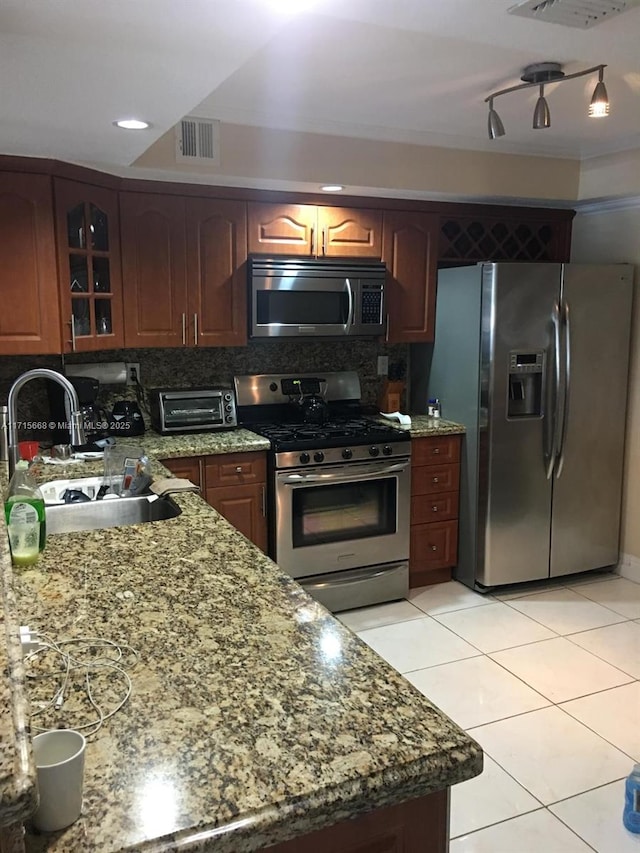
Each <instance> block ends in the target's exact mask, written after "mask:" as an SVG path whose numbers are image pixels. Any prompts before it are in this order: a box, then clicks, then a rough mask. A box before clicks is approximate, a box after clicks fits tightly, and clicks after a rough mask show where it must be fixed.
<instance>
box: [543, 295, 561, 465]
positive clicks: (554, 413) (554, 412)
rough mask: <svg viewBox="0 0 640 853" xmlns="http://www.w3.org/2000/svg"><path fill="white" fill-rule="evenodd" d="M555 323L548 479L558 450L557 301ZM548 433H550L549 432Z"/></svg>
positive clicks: (558, 338) (547, 463) (552, 316)
mask: <svg viewBox="0 0 640 853" xmlns="http://www.w3.org/2000/svg"><path fill="white" fill-rule="evenodd" d="M551 322H552V323H553V379H554V383H553V388H552V389H551V399H552V401H553V408H552V409H551V410H550V411H549V412H548V413H547V417H551V418H552V421H551V430H550V433H551V448H550V449H549V452H548V453H547V454H545V456H546V458H545V463H546V471H547V480H550V479H551V477H552V475H553V468H554V465H555V461H556V454H557V452H558V393H559V391H560V306H559V304H558V303H557V302H556V303H554V306H553V313H552V315H551ZM547 434H548V433H547Z"/></svg>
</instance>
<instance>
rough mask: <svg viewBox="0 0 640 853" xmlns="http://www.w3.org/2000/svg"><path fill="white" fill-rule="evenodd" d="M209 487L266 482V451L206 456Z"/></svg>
mask: <svg viewBox="0 0 640 853" xmlns="http://www.w3.org/2000/svg"><path fill="white" fill-rule="evenodd" d="M205 471H206V483H207V489H210V488H214V487H216V486H239V485H246V484H249V483H264V482H266V479H267V460H266V455H265V454H264V453H226V454H223V455H221V456H207V457H205Z"/></svg>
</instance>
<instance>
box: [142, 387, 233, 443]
mask: <svg viewBox="0 0 640 853" xmlns="http://www.w3.org/2000/svg"><path fill="white" fill-rule="evenodd" d="M149 402H150V410H151V423H152V425H153V428H154V429H155V430H157V431H158V432H160V433H162V434H163V435H167V434H170V433H174V432H204V431H205V430H212V429H230V428H232V427H235V426H237V425H238V419H237V416H236V401H235V397H234V395H233V391H232V390H231V389H230V388H200V389H189V390H186V391H180V390H177V389H175V388H171V389H163V388H154V389H153V390H152V391H151V394H150V401H149Z"/></svg>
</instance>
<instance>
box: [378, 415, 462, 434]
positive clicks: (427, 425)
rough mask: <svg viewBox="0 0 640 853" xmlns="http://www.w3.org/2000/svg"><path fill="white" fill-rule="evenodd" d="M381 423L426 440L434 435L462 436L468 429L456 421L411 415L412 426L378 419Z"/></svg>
mask: <svg viewBox="0 0 640 853" xmlns="http://www.w3.org/2000/svg"><path fill="white" fill-rule="evenodd" d="M378 420H379V421H380V422H381V423H385V424H391V426H394V427H395V428H396V429H401V430H403V431H405V432H409V433H411V437H412V438H424V437H425V436H430V435H431V436H433V435H462V434H464V433H465V432H466V428H465V427H464V426H463V425H462V424H457V423H455V421H446V420H444V418H431V417H429V415H411V424H410V425H409V426H402V425H401V424H399V423H398V422H397V421H392V420H389V418H383V417H382V416H379V417H378Z"/></svg>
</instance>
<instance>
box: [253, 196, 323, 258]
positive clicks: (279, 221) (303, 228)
mask: <svg viewBox="0 0 640 853" xmlns="http://www.w3.org/2000/svg"><path fill="white" fill-rule="evenodd" d="M247 215H248V229H249V252H257V253H263V254H264V253H272V254H276V255H312V254H313V253H314V246H315V237H316V234H315V230H316V222H317V213H316V208H315V207H314V206H313V205H306V204H263V203H261V202H249V204H248V211H247Z"/></svg>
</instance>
